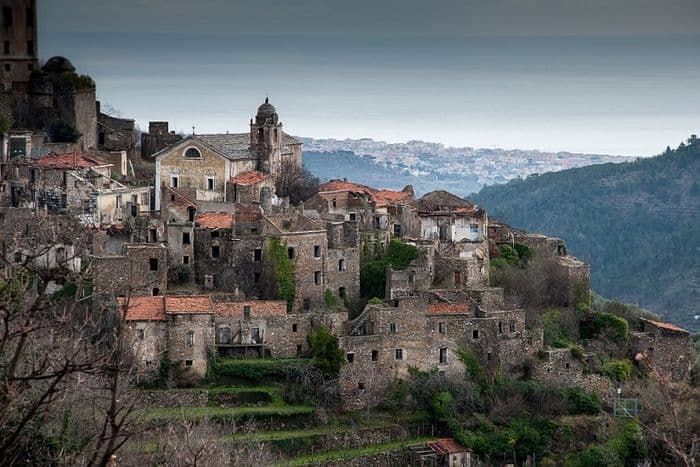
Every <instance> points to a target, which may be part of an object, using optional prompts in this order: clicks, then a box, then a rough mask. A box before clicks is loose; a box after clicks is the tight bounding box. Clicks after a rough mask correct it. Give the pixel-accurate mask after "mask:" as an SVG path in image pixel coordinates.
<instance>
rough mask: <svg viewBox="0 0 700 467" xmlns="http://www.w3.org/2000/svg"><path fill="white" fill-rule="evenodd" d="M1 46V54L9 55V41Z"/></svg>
mask: <svg viewBox="0 0 700 467" xmlns="http://www.w3.org/2000/svg"><path fill="white" fill-rule="evenodd" d="M2 46H3V47H2V51H3V53H4V54H5V55H9V54H10V41H5V42H3V44H2Z"/></svg>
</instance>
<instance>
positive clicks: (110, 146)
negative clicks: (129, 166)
mask: <svg viewBox="0 0 700 467" xmlns="http://www.w3.org/2000/svg"><path fill="white" fill-rule="evenodd" d="M97 147H98V148H99V149H104V150H107V151H126V152H127V155H128V157H129V158H132V157H134V152H135V150H136V128H135V122H134V120H131V119H126V118H117V117H112V116H110V115H107V114H104V113H102V112H100V103H99V102H97Z"/></svg>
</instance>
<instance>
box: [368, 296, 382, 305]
mask: <svg viewBox="0 0 700 467" xmlns="http://www.w3.org/2000/svg"><path fill="white" fill-rule="evenodd" d="M367 303H368V304H370V305H384V300H382V299H381V298H379V297H372V298H370V299H369V301H368V302H367Z"/></svg>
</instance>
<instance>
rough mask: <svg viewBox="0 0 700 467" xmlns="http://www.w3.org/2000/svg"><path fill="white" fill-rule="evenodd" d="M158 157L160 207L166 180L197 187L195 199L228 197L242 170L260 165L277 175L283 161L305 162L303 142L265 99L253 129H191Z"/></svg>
mask: <svg viewBox="0 0 700 467" xmlns="http://www.w3.org/2000/svg"><path fill="white" fill-rule="evenodd" d="M153 157H154V158H155V160H156V187H157V189H156V209H160V187H161V186H163V185H165V186H170V187H172V188H179V187H182V188H188V189H193V190H195V197H194V198H195V200H204V201H219V202H223V201H226V200H227V199H226V193H227V184H229V183H230V180H231V179H233V180H235V179H236V177H238V176H239V175H241V174H243V173H246V172H251V171H259V172H261V173H263V174H268V175H270V177H272V180H276V178H277V176H278V174H279V173H280V170H281V167H282V164H283V163H284V161H290V162H292V163H294V164H296V165H298V166H301V143H300V142H299V141H298V140H297V139H295V138H294V137H292V136H290V135H288V134H287V133H285V132H284V131H282V123H281V122H280V121H279V117H278V115H277V111H276V110H275V108H274V107H273V106H272V104H270V103H269V102H268V100H267V99H265V102H264V103H263V104H262V105H261V106H260V107H259V108H258V111H257V114H256V116H255V119H254V120H253V119H251V121H250V132H249V133H237V134H234V133H231V134H229V133H225V134H210V135H197V134H192V135H190V136H188V137H186V138H184V139H183V140H181V141H179V142H177V143H175V144H173V145H171V146H169V147H167V148H165V149H162V150H160V151H158V152H157V153H155V154H154V155H153ZM233 183H234V184H235V183H236V182H235V181H234V182H233ZM234 191H235V190H234Z"/></svg>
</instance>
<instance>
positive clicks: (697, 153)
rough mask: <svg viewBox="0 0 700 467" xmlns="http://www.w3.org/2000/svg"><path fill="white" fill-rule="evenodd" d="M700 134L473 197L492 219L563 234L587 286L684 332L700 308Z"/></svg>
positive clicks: (693, 323)
mask: <svg viewBox="0 0 700 467" xmlns="http://www.w3.org/2000/svg"><path fill="white" fill-rule="evenodd" d="M699 176H700V140H698V139H697V138H696V137H695V136H692V137H691V138H690V139H689V140H688V141H687V144H686V143H682V144H681V145H680V146H679V147H678V148H677V149H675V150H672V149H670V148H667V150H666V151H665V152H664V153H663V154H661V155H659V156H656V157H653V158H648V159H640V160H636V161H634V162H627V163H622V164H603V165H595V166H590V167H582V168H576V169H571V170H565V171H561V172H557V173H550V174H544V175H531V176H529V177H527V178H526V179H524V180H522V179H518V180H512V181H510V182H508V183H506V184H504V185H495V186H489V187H486V188H484V189H482V190H481V191H480V192H479V193H478V194H476V195H472V199H473V200H474V201H475V202H478V203H479V204H481V205H483V206H485V207H486V208H487V209H488V210H489V213H490V214H491V216H492V217H494V218H498V219H499V220H501V221H503V222H506V223H509V224H512V225H517V226H519V227H523V228H525V229H527V230H530V231H536V232H543V233H545V234H547V235H553V236H557V237H560V238H564V239H566V241H567V243H568V245H569V247H570V249H571V251H572V253H573V254H575V255H577V256H578V257H580V258H584V259H586V260H587V261H590V264H591V277H592V287H593V289H594V290H596V291H597V292H598V293H600V294H602V295H604V296H606V297H614V298H617V299H621V300H623V301H627V302H633V303H636V304H639V305H640V306H643V307H645V308H648V309H650V310H651V311H653V312H656V313H659V314H662V315H664V317H665V318H667V319H669V320H671V321H673V322H675V323H677V324H680V325H682V326H685V327H687V328H690V329H695V330H697V329H699V328H700V322H699V321H698V320H696V319H694V318H693V316H694V315H698V314H700V311H699V310H698V305H697V303H698V298H700V262H699V261H698V260H697V257H696V256H695V255H696V254H697V253H698V251H700V181H699V180H698V178H699Z"/></svg>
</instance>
